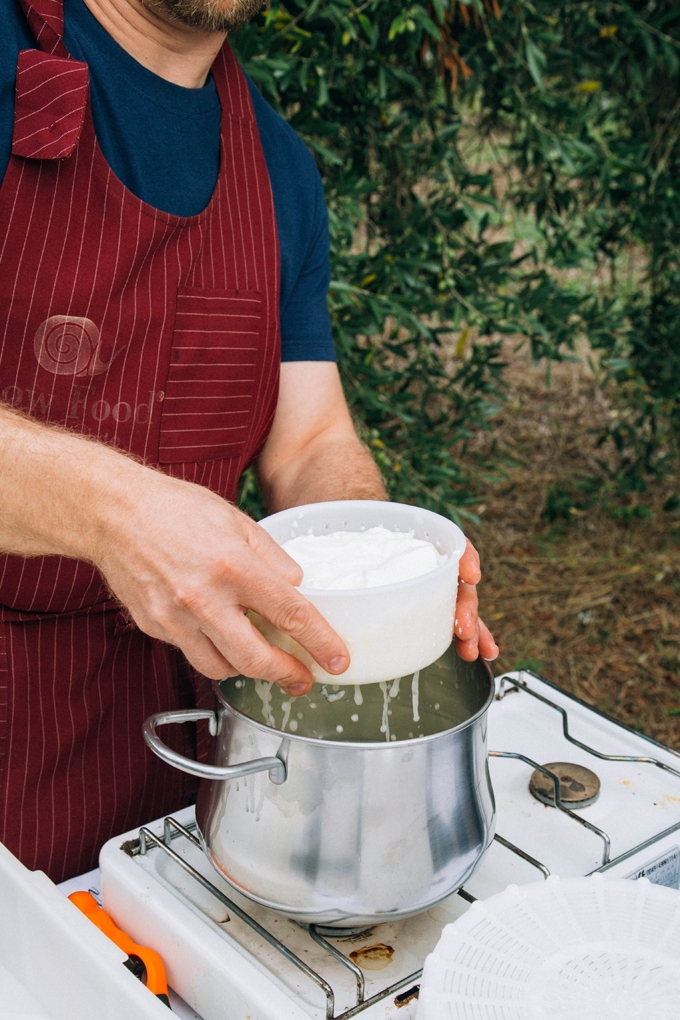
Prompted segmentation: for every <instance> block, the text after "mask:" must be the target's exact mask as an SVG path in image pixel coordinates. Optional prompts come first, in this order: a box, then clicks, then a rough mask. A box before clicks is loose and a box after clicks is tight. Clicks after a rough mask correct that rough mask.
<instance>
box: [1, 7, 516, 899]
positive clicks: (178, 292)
mask: <svg viewBox="0 0 680 1020" xmlns="http://www.w3.org/2000/svg"><path fill="white" fill-rule="evenodd" d="M260 6H261V3H260V0H145V2H142V0H63V2H62V0H0V12H1V13H2V15H3V21H2V23H3V26H4V27H3V36H2V39H1V40H0V174H4V179H3V182H2V187H1V188H0V306H1V309H2V314H1V315H0V398H1V400H2V405H1V406H0V478H1V479H2V499H1V504H0V549H2V551H3V552H4V553H5V554H6V555H4V556H2V557H0V607H1V610H0V755H1V756H0V762H1V764H0V791H1V793H0V839H2V841H3V842H5V843H6V844H7V845H8V846H9V848H10V849H11V850H12V851H13V852H14V853H16V854H17V855H18V856H19V857H20V858H21V859H22V860H23V861H24V862H25V863H26V864H27V865H28V866H29V867H32V868H36V867H39V868H42V869H43V870H45V871H47V872H48V874H50V875H51V876H52V877H53V878H54V879H55V880H59V879H63V878H65V877H67V876H69V875H73V874H77V873H78V872H82V871H84V870H87V869H88V868H90V867H92V866H93V865H94V864H95V863H96V855H97V853H98V850H99V847H100V846H101V844H102V842H103V841H104V840H105V839H107V838H108V837H109V836H111V835H112V834H114V833H115V832H120V831H123V830H125V829H126V828H129V827H131V826H133V825H135V824H137V823H141V822H144V821H148V820H149V819H150V818H153V817H156V816H158V815H161V814H162V813H164V812H168V811H171V810H173V809H177V807H179V806H181V805H182V804H184V803H187V802H188V800H189V799H190V798H191V796H192V794H193V792H194V785H193V784H194V781H193V780H190V779H189V778H188V777H186V776H183V775H182V774H180V773H178V772H176V771H175V770H171V769H167V768H165V767H164V766H163V765H162V764H161V763H160V762H159V761H158V760H157V759H155V758H154V757H153V756H152V755H150V754H149V753H148V752H147V751H146V749H145V748H144V746H143V743H142V740H141V737H140V727H141V723H142V720H143V719H144V717H145V716H146V715H148V714H150V713H151V712H155V711H160V710H167V709H172V708H176V707H181V706H185V705H190V704H193V703H194V702H195V701H196V700H199V701H202V700H204V699H205V698H206V697H209V692H208V693H207V694H206V686H208V687H209V685H207V684H206V682H205V678H206V677H211V678H220V677H223V676H227V675H233V674H234V673H236V672H242V673H244V674H246V675H249V676H256V677H262V678H264V679H266V680H270V681H272V682H277V683H280V684H281V685H282V687H284V689H285V690H286V691H287V692H288V693H290V694H292V695H300V694H303V693H305V692H306V691H307V690H308V689H309V688H310V686H311V676H310V674H309V672H308V670H307V669H306V668H305V667H304V666H303V665H302V664H301V663H300V662H299V661H298V660H296V659H294V658H292V657H291V656H289V655H287V654H286V653H284V652H283V651H281V650H279V649H277V648H273V647H271V646H270V645H269V644H268V643H267V642H266V641H265V640H264V638H263V637H262V636H261V635H260V634H259V633H258V632H257V631H256V630H255V629H254V628H253V627H252V626H251V624H250V623H249V621H248V619H247V617H246V616H245V610H246V609H253V610H256V611H257V612H259V613H260V614H262V615H263V616H265V617H266V618H268V619H269V620H271V621H272V622H273V623H274V624H275V625H276V626H278V627H279V628H280V629H281V630H284V631H286V632H287V633H289V634H291V635H292V636H293V637H295V638H296V639H297V640H298V641H299V642H300V643H301V644H302V645H304V646H305V647H306V648H307V649H308V650H309V652H310V653H311V654H312V655H313V657H314V658H315V659H316V660H317V661H318V662H319V663H320V664H321V665H322V666H323V667H324V668H325V669H326V670H328V671H329V672H331V673H335V674H341V673H342V672H343V670H344V669H345V668H346V667H347V664H348V655H347V649H346V648H345V646H344V644H343V642H342V641H341V640H340V639H339V637H338V636H337V635H336V634H335V633H334V632H333V631H332V630H331V629H330V628H329V626H328V625H327V624H326V623H325V621H324V620H323V619H322V617H321V616H320V615H319V614H318V613H317V612H316V611H315V610H314V609H313V608H312V607H311V606H310V605H309V603H307V602H306V600H305V599H304V598H303V597H302V596H301V595H300V594H299V592H298V591H297V590H296V588H295V587H294V586H295V584H297V583H299V581H300V578H301V572H300V570H299V568H298V567H297V566H296V565H295V564H294V563H293V562H292V561H291V560H290V559H289V558H288V557H287V556H286V555H285V554H284V553H283V551H282V550H281V549H279V548H278V547H277V546H276V545H275V544H274V543H273V542H272V541H271V540H269V539H268V537H267V536H266V534H264V533H263V531H262V530H261V529H260V528H259V527H258V526H257V525H255V524H254V523H253V522H252V521H250V520H249V519H248V518H247V517H246V516H244V515H243V514H241V513H239V512H238V511H237V510H236V509H235V508H234V506H233V505H232V503H231V502H229V501H230V500H232V501H233V500H234V498H235V496H236V487H237V483H238V478H239V475H240V474H241V472H242V470H243V469H244V467H245V466H246V465H247V464H248V463H250V462H252V461H254V460H256V462H257V469H258V472H259V477H260V479H261V482H262V486H263V488H264V491H265V494H266V496H267V500H268V504H269V507H270V510H272V511H275V510H278V509H282V508H283V507H287V506H293V505H300V504H304V503H309V502H315V501H319V500H327V499H350V498H360V499H384V498H385V490H384V487H383V484H382V481H381V479H380V476H379V473H378V471H377V469H376V467H375V465H374V463H373V461H372V460H371V458H370V456H369V454H368V453H367V452H366V450H365V449H364V448H363V446H362V445H361V443H360V442H359V441H358V439H357V436H356V434H355V432H354V429H353V426H352V422H351V419H350V416H349V414H348V411H347V407H346V404H345V401H344V397H343V394H342V389H341V386H340V382H339V377H338V373H337V369H336V366H335V363H334V354H333V350H332V343H331V340H330V329H329V323H328V314H327V310H326V309H325V293H326V288H327V283H328V239H327V225H326V219H325V211H324V208H323V200H322V191H321V185H320V181H319V178H318V175H317V174H316V171H315V169H314V167H313V163H312V160H311V156H310V155H309V153H308V152H307V150H306V149H305V148H304V146H303V145H302V144H301V143H300V141H299V140H298V139H297V138H296V136H295V135H294V134H293V132H292V131H291V130H290V128H289V127H288V126H287V125H285V124H284V122H283V121H281V120H280V118H278V117H277V116H276V115H275V114H274V113H273V111H272V110H271V109H270V108H269V107H268V106H267V104H266V103H265V102H264V101H263V100H262V99H261V97H260V96H259V95H258V94H257V92H256V91H255V90H254V88H252V87H251V85H250V84H249V83H248V81H247V79H246V78H245V76H244V75H243V73H242V72H241V71H240V69H239V68H238V65H237V64H236V62H235V60H234V58H233V55H232V54H231V51H230V50H229V48H228V46H227V45H226V44H225V39H226V34H227V32H228V31H230V30H232V29H233V28H235V27H238V25H239V24H241V23H242V22H243V21H244V20H246V18H247V17H249V16H250V15H252V13H254V11H255V10H256V9H258V8H259V7H260ZM279 333H280V334H281V347H280V346H279ZM281 362H282V363H281ZM158 468H160V470H158ZM461 576H462V578H463V584H462V585H461V592H460V595H459V602H458V608H457V622H456V639H457V641H458V648H459V652H460V654H461V655H462V656H463V657H464V658H468V659H473V658H475V657H476V656H477V654H478V651H479V652H481V654H482V655H484V656H485V657H486V658H493V657H494V656H495V655H496V654H497V649H496V646H495V644H494V642H493V639H492V638H491V636H490V635H489V633H488V631H487V630H486V628H485V627H484V625H483V624H482V623H481V622H479V621H478V620H477V613H476V605H477V603H476V595H475V588H474V585H475V584H476V583H477V581H478V580H479V577H480V574H479V564H478V558H477V555H476V553H475V552H474V550H473V549H472V547H470V548H469V549H468V552H467V553H466V555H465V557H464V560H463V563H462V567H461ZM185 729H186V727H185ZM189 740H190V734H188V733H177V734H176V746H177V748H178V749H180V750H184V751H185V753H195V750H196V749H195V747H194V748H193V750H192V749H191V748H190V746H189V743H188V742H189Z"/></svg>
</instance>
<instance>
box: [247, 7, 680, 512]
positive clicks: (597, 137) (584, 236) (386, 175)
mask: <svg viewBox="0 0 680 1020" xmlns="http://www.w3.org/2000/svg"><path fill="white" fill-rule="evenodd" d="M235 48H236V50H237V52H238V54H239V56H240V59H241V61H242V63H243V65H244V66H245V68H246V70H247V71H248V72H249V73H250V74H251V76H252V77H253V78H254V80H255V81H256V83H257V84H258V86H259V87H260V88H261V90H262V91H263V93H264V94H265V96H266V97H267V98H268V99H269V100H270V102H272V104H273V105H274V106H275V107H276V108H278V109H279V110H280V112H281V113H282V114H283V115H284V116H285V117H286V118H287V119H288V120H289V121H290V123H291V124H292V125H293V127H294V128H295V129H296V130H297V131H298V132H299V133H300V134H301V135H302V137H303V138H304V139H305V141H306V142H307V144H308V145H309V146H310V148H311V149H312V151H313V152H314V154H315V156H316V158H317V161H318V164H319V167H320V170H321V172H322V175H323V178H324V182H325V186H326V197H327V202H328V207H329V214H330V226H331V239H332V283H331V290H330V306H331V314H332V318H333V326H334V334H335V340H336V344H337V348H338V353H339V358H340V367H341V371H342V374H343V376H344V380H345V383H346V388H347V392H348V397H349V400H350V404H351V406H352V409H353V412H354V414H355V416H356V418H357V421H358V423H359V427H360V431H361V432H362V434H363V437H364V438H365V439H366V441H367V442H368V443H369V444H370V445H371V446H372V449H373V450H374V452H375V453H376V456H377V459H378V462H379V464H380V466H381V468H382V470H383V472H384V474H385V477H386V481H387V483H388V486H389V490H390V493H391V495H392V497H393V498H395V499H399V500H405V501H415V502H418V503H421V504H423V505H426V506H430V507H432V508H433V509H435V510H438V511H440V512H443V513H446V514H449V515H450V516H453V517H454V518H457V517H460V516H465V515H466V514H469V513H470V510H471V507H472V506H473V505H474V503H475V501H476V497H475V487H474V485H473V479H471V478H470V477H469V475H467V474H466V473H464V472H463V471H462V470H461V468H460V466H459V457H458V454H459V452H460V451H461V450H462V449H464V448H465V444H466V442H467V440H468V438H469V437H470V436H471V435H472V434H473V433H474V432H476V431H478V430H479V429H480V428H488V427H489V424H490V420H491V418H492V416H493V414H494V411H495V410H496V408H497V407H498V406H499V404H500V402H501V401H502V398H503V381H502V370H503V363H502V361H501V344H500V339H499V338H501V337H502V336H503V334H515V335H519V336H520V337H524V338H525V339H526V341H527V342H528V343H529V344H530V345H531V350H532V353H533V355H534V357H535V358H537V359H538V358H546V359H554V358H564V357H569V356H570V354H569V352H570V350H571V349H572V348H573V347H574V343H575V341H576V339H577V338H578V337H579V336H584V337H586V338H587V339H588V341H589V343H590V344H591V346H592V347H593V348H595V349H596V350H598V351H599V352H601V354H602V365H603V366H604V371H605V372H606V373H607V375H608V377H610V378H611V379H613V380H614V381H615V382H616V383H618V384H619V386H620V387H621V392H622V394H623V396H624V397H625V402H624V411H623V412H622V414H621V415H620V417H619V419H617V420H615V421H614V422H613V425H612V427H611V429H610V431H609V433H608V435H607V436H606V437H604V438H605V439H606V441H607V442H608V443H613V444H614V446H615V448H616V450H617V451H618V461H617V467H616V468H615V470H614V474H613V476H612V477H610V479H609V482H610V483H611V484H615V485H616V486H618V488H619V490H620V491H629V492H637V493H639V492H640V491H642V490H643V489H644V487H645V484H646V478H647V477H648V476H649V474H650V473H657V474H658V473H661V472H663V471H665V470H668V469H669V468H670V467H671V465H672V464H674V463H675V457H676V454H677V435H678V425H680V340H679V339H678V338H679V337H680V290H679V287H678V284H679V283H680V268H679V261H678V252H679V251H680V243H679V242H680V208H679V206H678V200H677V197H678V194H679V193H680V186H679V185H678V184H677V182H678V179H679V177H678V172H679V171H680V147H679V145H678V137H679V132H680V77H679V71H680V7H678V5H677V3H676V2H675V0H645V2H639V0H627V2H622V3H610V2H606V0H593V2H589V3H587V4H586V3H580V2H565V3H561V4H555V3H554V0H534V2H533V3H530V2H529V0H513V2H511V3H505V4H503V5H502V6H501V7H499V6H498V4H497V3H496V0H468V2H458V3H455V2H454V3H449V2H447V0H433V2H432V3H431V4H429V5H420V4H415V5H412V6H408V7H403V6H402V5H399V4H396V3H394V2H393V0H365V2H363V3H361V4H359V5H355V4H353V3H351V2H349V0H312V2H311V3H309V4H306V3H305V2H304V0H286V4H285V6H284V4H283V3H282V2H281V0H273V3H272V6H271V8H270V9H269V10H268V11H267V12H266V13H265V14H263V15H262V16H260V18H258V19H256V20H255V21H254V22H252V23H250V24H249V25H247V26H246V27H245V28H244V29H242V30H241V32H239V34H238V36H237V37H236V40H235ZM473 111H477V112H476V113H474V112H473ZM462 128H464V130H461V129H462ZM470 134H475V135H476V136H477V137H479V138H484V137H486V138H488V139H489V144H490V145H492V146H494V151H495V159H496V160H497V161H498V163H499V164H501V163H502V164H503V165H504V167H505V169H506V171H507V190H506V192H505V195H504V196H503V201H502V202H500V201H499V199H498V197H497V194H496V189H495V186H494V180H493V177H492V175H491V173H488V172H484V173H480V172H479V170H478V169H476V167H475V165H474V162H471V157H470V156H469V153H468V150H467V149H466V145H465V144H464V142H463V141H462V139H463V138H464V137H465V136H466V135H467V137H468V138H469V136H470ZM508 211H509V215H510V217H511V218H515V219H517V218H518V217H525V218H527V219H528V220H529V221H531V223H532V225H533V226H532V230H533V235H532V236H533V240H532V242H531V244H530V245H526V244H525V245H524V249H523V250H522V251H520V252H518V250H517V248H516V246H515V244H514V243H513V241H512V240H510V239H509V238H508V236H507V232H506V233H505V234H504V233H502V232H501V230H499V228H502V224H503V222H504V217H507V215H508ZM633 248H635V250H636V251H640V252H641V253H642V257H641V260H640V266H639V268H637V269H636V270H635V272H634V273H633V276H632V277H631V275H630V273H629V274H628V276H626V274H625V272H623V268H625V266H626V264H627V263H630V261H631V259H630V253H631V250H632V249H633ZM573 268H578V269H580V270H581V272H580V274H579V281H580V282H579V283H578V284H577V285H574V284H573V283H571V282H570V281H569V279H568V274H566V273H565V272H564V270H568V269H573ZM584 281H585V282H584ZM591 281H592V282H591ZM603 471H605V472H606V467H605V461H603ZM245 484H246V489H248V487H250V488H249V490H248V494H247V499H246V502H249V505H251V506H252V507H253V508H255V509H257V505H258V504H257V496H256V493H255V492H254V490H253V488H252V485H253V483H252V479H249V480H247V481H246V483H245ZM611 484H610V486H609V488H610V489H611ZM477 491H479V489H478V487H477ZM254 501H255V502H254ZM574 505H575V506H577V504H574ZM577 509H578V506H577ZM549 512H550V513H552V512H553V511H552V510H551V511H549ZM555 513H557V510H555ZM558 516H559V514H558Z"/></svg>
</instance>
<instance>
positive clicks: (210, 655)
mask: <svg viewBox="0 0 680 1020" xmlns="http://www.w3.org/2000/svg"><path fill="white" fill-rule="evenodd" d="M178 647H180V648H181V649H182V652H183V653H184V655H185V657H186V659H187V660H188V661H189V662H190V663H191V665H192V666H193V667H194V669H196V670H198V672H199V673H202V674H203V676H207V677H209V678H210V679H211V680H224V679H225V678H226V677H228V676H238V672H239V671H238V669H236V668H235V667H234V666H233V665H232V664H231V663H230V662H229V660H228V659H225V657H224V656H223V655H222V654H221V653H220V652H219V651H218V650H217V648H216V647H215V645H214V644H213V643H212V641H211V640H210V638H208V637H206V636H205V634H203V633H201V631H197V632H196V633H195V634H193V635H187V636H186V637H184V638H183V640H182V643H181V645H179V646H178Z"/></svg>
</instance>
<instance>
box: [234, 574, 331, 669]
mask: <svg viewBox="0 0 680 1020" xmlns="http://www.w3.org/2000/svg"><path fill="white" fill-rule="evenodd" d="M243 604H244V605H245V606H246V607H247V608H248V609H253V610H254V611H255V612H256V613H259V615H260V616H263V617H264V618H265V619H266V620H269V622H270V623H272V624H273V625H274V626H275V627H277V628H278V629H279V630H280V631H283V633H284V634H289V635H290V637H292V638H294V639H295V640H296V641H297V642H298V643H299V644H301V645H302V647H303V648H305V649H306V650H307V651H308V652H309V654H310V655H311V656H312V658H313V659H315V661H316V662H318V664H319V665H320V666H321V668H322V669H325V670H326V672H327V673H334V674H337V673H343V672H344V671H345V670H346V669H347V667H348V666H349V652H348V651H347V646H346V645H345V643H344V641H343V640H342V638H340V637H339V636H338V635H337V634H336V633H335V631H334V630H333V628H332V627H331V626H330V624H328V623H327V622H326V620H325V619H324V618H323V616H322V615H321V613H320V612H319V611H318V609H315V607H314V606H313V605H312V604H311V602H308V601H307V599H306V598H304V597H303V596H302V595H301V594H300V593H299V592H298V591H297V590H296V589H295V588H293V587H292V586H291V585H288V584H286V583H285V582H283V581H282V580H281V578H280V577H277V576H276V575H275V574H274V573H273V572H271V571H267V573H266V574H265V573H263V571H260V572H259V575H258V576H257V580H256V584H253V585H251V586H248V587H246V588H245V590H244V592H243ZM263 679H265V678H263ZM274 679H275V678H274Z"/></svg>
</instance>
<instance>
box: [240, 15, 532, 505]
mask: <svg viewBox="0 0 680 1020" xmlns="http://www.w3.org/2000/svg"><path fill="white" fill-rule="evenodd" d="M440 18H441V13H440V14H438V13H437V11H436V10H433V11H431V12H430V13H428V12H427V11H426V10H425V8H423V7H420V6H414V7H410V8H408V9H407V10H403V9H399V8H397V7H396V6H395V5H394V4H392V3H390V2H388V0H372V2H371V3H368V4H364V5H363V6H362V7H361V8H357V7H354V6H353V5H352V4H350V3H346V2H345V3H337V2H334V3H322V2H313V3H312V4H311V6H307V5H305V4H304V3H302V2H300V3H299V4H298V3H296V2H291V3H289V4H288V9H284V8H283V7H282V6H279V5H274V6H273V7H272V8H271V10H269V11H268V12H267V14H266V15H265V16H264V17H263V18H262V20H261V21H259V22H255V23H253V24H251V25H249V26H247V27H246V28H245V29H244V30H242V31H241V32H240V33H239V36H238V38H237V50H238V53H239V56H240V58H241V60H242V62H243V64H244V66H245V67H246V69H247V70H248V72H249V73H250V74H251V75H252V76H253V78H254V79H255V80H256V81H257V83H258V85H259V86H260V87H261V88H262V90H263V92H264V93H265V95H266V96H267V98H268V99H269V100H270V101H271V102H272V103H273V104H274V105H275V106H277V107H278V108H279V109H280V110H281V111H282V112H283V113H284V114H285V116H286V117H287V118H288V120H289V121H290V122H291V124H292V125H293V127H294V128H295V129H296V130H297V131H298V132H299V133H300V134H301V135H302V136H303V138H304V139H305V140H306V141H307V143H308V144H309V146H310V148H311V149H312V151H313V152H314V153H315V155H316V157H317V160H318V163H319V166H320V168H321V171H322V174H323V177H324V181H325V185H326V197H327V202H328V207H329V214H330V227H331V238H332V276H333V278H332V283H331V288H330V307H331V315H332V319H333V326H334V334H335V341H336V345H337V349H338V355H339V360H340V367H341V371H342V374H343V377H344V380H345V384H346V389H347V393H348V398H349V401H350V405H351V408H352V410H353V412H354V414H355V415H356V418H357V421H358V423H359V427H360V431H361V432H362V434H363V437H364V438H365V440H366V441H367V442H368V443H369V445H370V446H371V447H372V449H373V451H374V452H375V453H376V456H377V459H378V462H379V464H380V466H381V468H382V470H383V472H384V474H385V478H386V481H387V484H388V486H389V490H390V493H391V495H392V497H393V498H395V499H399V500H404V501H408V500H413V501H416V502H418V503H420V504H421V505H425V506H429V507H432V508H433V509H436V510H439V511H440V512H443V513H446V514H449V515H450V516H452V517H454V518H457V517H460V516H465V515H466V514H467V513H469V509H468V508H469V507H470V506H471V505H472V504H473V503H474V501H475V497H474V495H473V494H472V491H471V487H470V482H469V479H468V478H467V477H466V476H465V475H464V473H463V472H462V471H461V469H460V467H459V465H458V462H457V460H456V458H455V456H454V450H455V447H456V445H457V444H460V443H464V442H465V441H466V440H467V438H468V437H469V436H470V435H471V434H472V433H473V432H474V431H476V430H478V429H479V428H485V427H487V425H488V422H489V419H490V418H491V416H492V415H493V413H494V411H495V409H496V408H497V407H498V406H499V403H500V401H501V399H502V381H501V376H502V368H503V365H502V362H501V360H500V346H501V345H500V343H499V341H498V340H497V339H494V340H491V339H489V338H490V337H491V336H492V335H493V334H495V333H497V332H502V331H503V330H506V329H507V323H508V322H509V321H510V320H511V319H513V318H515V317H517V316H521V315H523V314H524V312H523V311H522V309H521V307H520V306H519V305H518V303H517V300H516V298H515V297H512V296H510V294H509V293H508V289H507V283H508V280H509V277H510V276H511V275H512V273H513V272H514V271H515V263H516V260H515V259H514V258H513V254H512V245H511V244H510V243H509V242H502V243H497V242H493V241H492V240H489V239H487V238H486V237H485V231H486V227H487V225H488V222H489V213H490V211H492V210H493V209H494V208H495V207H496V200H495V198H494V194H493V181H492V179H491V177H490V176H489V175H486V174H483V175H480V174H474V173H472V172H470V170H468V169H467V168H466V166H465V163H464V161H463V160H462V159H461V156H460V153H459V149H458V142H457V136H458V131H459V128H460V118H459V116H458V115H457V114H456V112H455V111H454V108H453V105H452V102H451V95H450V90H448V88H447V86H446V85H445V83H444V82H442V80H441V77H440V73H439V69H438V65H437V64H436V62H435V61H434V59H432V60H431V61H430V62H429V63H428V62H427V61H424V60H423V58H422V54H421V50H422V42H423V38H424V36H425V34H427V33H431V34H437V33H438V28H437V25H436V24H435V20H437V19H440ZM433 19H435V20H433Z"/></svg>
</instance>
